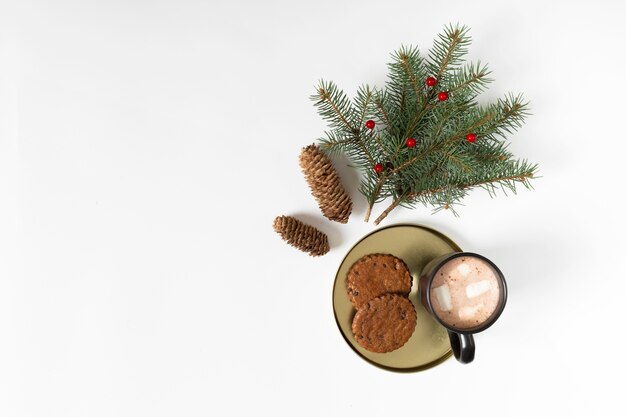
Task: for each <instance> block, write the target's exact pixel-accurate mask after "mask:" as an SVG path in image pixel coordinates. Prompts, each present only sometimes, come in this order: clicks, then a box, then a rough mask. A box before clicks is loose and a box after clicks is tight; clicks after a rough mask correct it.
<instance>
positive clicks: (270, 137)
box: [0, 0, 626, 416]
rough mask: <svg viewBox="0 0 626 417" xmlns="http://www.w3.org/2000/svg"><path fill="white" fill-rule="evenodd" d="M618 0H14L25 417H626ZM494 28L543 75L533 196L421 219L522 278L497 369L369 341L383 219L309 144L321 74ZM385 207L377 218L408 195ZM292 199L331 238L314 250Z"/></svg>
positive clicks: (0, 169) (0, 64)
mask: <svg viewBox="0 0 626 417" xmlns="http://www.w3.org/2000/svg"><path fill="white" fill-rule="evenodd" d="M624 17H625V14H624V6H622V5H621V3H620V2H617V1H615V2H609V1H604V2H603V1H594V2H573V1H567V2H566V1H561V2H556V1H555V2H547V1H524V2H515V3H512V4H506V3H504V2H499V1H491V2H487V1H477V0H474V1H462V2H452V1H446V2H418V1H404V2H400V1H386V2H374V1H359V2H356V1H354V2H347V1H343V2H341V1H340V2H335V1H315V2H308V3H304V2H302V3H300V4H298V3H296V2H291V1H282V2H281V1H265V2H255V1H251V0H250V1H232V2H217V1H147V0H146V1H128V0H127V1H121V0H120V1H78V0H77V1H57V2H44V1H41V2H36V1H23V2H19V4H18V3H17V2H15V3H6V2H3V3H2V9H1V10H0V19H1V20H2V21H1V22H0V23H1V24H0V35H1V37H0V129H1V130H0V134H1V136H0V415H2V416H142V415H146V416H147V415H149V416H201V415H202V416H222V415H242V414H243V413H245V414H247V415H307V416H308V415H311V416H316V415H383V414H384V415H408V414H406V413H415V414H417V415H422V416H424V415H458V414H459V412H460V410H463V409H464V410H465V411H466V412H467V414H466V415H472V416H473V415H480V416H495V415H498V416H500V415H512V416H518V415H519V416H525V415H531V414H537V413H539V414H542V415H543V414H548V413H558V414H559V415H564V414H568V415H580V416H588V415H618V414H619V413H621V412H623V400H622V399H621V398H620V397H621V396H622V395H623V393H622V388H623V387H622V388H620V385H621V380H622V377H623V375H624V372H625V371H626V369H625V365H624V358H623V355H624V346H625V344H626V337H625V336H624V330H623V329H624V294H625V293H626V284H625V282H626V281H625V279H624V278H625V272H624V271H625V270H626V268H625V267H624V250H625V249H626V247H625V245H624V232H626V230H625V227H624V226H625V222H624V218H623V214H622V211H623V204H622V202H623V200H624V197H623V194H624V178H623V172H624V150H625V146H624V139H625V135H624V129H625V126H624V114H626V108H625V106H624V97H625V96H626V83H625V80H626V77H625V76H624V64H625V59H624V54H623V47H624V38H625V37H626V29H624V21H623V19H624ZM449 22H453V23H454V22H461V23H464V24H467V25H469V26H470V27H472V32H471V34H472V36H473V39H474V43H473V46H472V48H471V54H470V55H471V56H470V58H471V59H478V58H480V59H481V60H483V61H485V62H488V63H489V64H490V67H491V69H492V70H493V71H494V72H493V76H494V77H495V79H496V82H495V83H494V84H493V86H492V88H491V89H490V90H489V92H488V93H487V94H485V96H484V100H485V101H488V100H493V99H495V98H497V97H499V96H501V95H503V94H504V93H506V92H508V91H513V92H524V94H525V96H526V97H527V98H528V99H529V100H530V101H531V105H532V111H533V113H534V115H533V116H532V117H531V118H529V120H528V123H527V124H526V126H525V127H524V128H523V129H522V130H521V131H520V132H518V133H517V134H515V135H514V136H512V137H511V139H512V149H513V151H514V152H515V153H516V155H518V156H519V157H524V158H528V159H530V160H531V161H533V162H537V163H539V164H540V169H541V175H542V178H541V179H537V180H536V181H534V183H533V184H534V186H535V188H536V189H535V191H532V192H531V191H527V190H522V191H521V192H520V193H519V194H518V195H516V196H509V197H504V196H502V197H499V198H497V199H493V200H492V199H490V198H489V197H488V196H487V194H486V193H485V192H483V191H475V192H473V193H472V194H471V196H470V198H468V199H466V200H465V203H466V205H465V206H464V207H460V209H459V213H460V217H459V218H455V217H454V216H453V215H452V214H451V213H449V212H442V213H438V214H435V215H431V214H430V210H429V209H428V208H419V209H417V210H413V211H409V210H404V209H402V210H397V211H394V212H393V213H392V214H391V215H390V216H389V218H388V219H387V220H386V221H385V222H384V223H383V225H385V224H387V225H388V224H393V223H399V222H411V223H418V224H424V225H428V226H431V227H435V228H437V229H439V230H441V231H442V232H444V233H446V234H447V235H449V236H450V237H451V238H453V239H454V240H456V241H457V242H458V243H459V244H460V245H461V246H462V247H463V248H464V249H467V250H472V251H476V252H479V253H482V254H484V255H486V256H488V257H490V258H492V259H493V260H494V261H495V262H496V263H497V264H498V265H499V266H500V267H501V268H502V269H503V271H504V272H505V274H506V276H507V278H508V282H509V289H510V297H509V303H508V305H507V309H506V310H505V312H504V314H503V315H502V317H501V319H500V320H499V321H498V323H497V324H496V325H495V326H494V327H492V328H491V329H489V330H488V331H487V332H485V333H482V334H480V335H478V336H477V338H476V342H477V356H476V360H475V362H474V363H473V364H471V365H468V366H462V365H460V364H458V363H456V362H455V361H454V360H449V361H447V362H445V363H444V364H442V365H440V366H438V367H436V368H434V369H431V370H428V371H426V372H421V373H414V374H395V373H390V372H387V371H383V370H380V369H378V368H375V367H373V366H371V365H368V364H367V363H366V362H364V361H363V360H361V359H360V358H359V357H357V356H356V355H355V354H354V353H353V352H352V350H350V349H349V348H348V346H347V345H346V344H345V343H344V341H343V339H342V337H341V335H340V333H339V331H338V330H337V328H336V326H335V322H334V318H333V312H332V305H331V287H332V283H333V279H334V274H335V271H336V269H337V267H338V265H339V263H340V261H341V259H342V258H343V256H344V255H345V253H346V252H347V251H348V250H349V248H350V247H351V246H352V245H353V244H354V243H355V242H356V241H357V240H358V239H359V238H360V237H362V236H363V235H365V234H367V233H369V232H371V231H372V230H374V226H373V225H372V224H371V223H364V222H363V221H362V218H363V214H364V202H363V199H362V198H361V197H360V195H359V194H358V192H357V190H356V188H357V177H356V174H355V172H354V171H352V170H351V169H350V168H347V167H346V166H345V161H339V162H338V166H339V168H340V170H341V173H342V176H343V178H344V180H345V183H346V185H347V186H348V187H349V188H350V190H351V192H352V195H353V198H354V200H355V204H356V208H355V212H354V213H353V216H352V218H351V220H350V223H349V224H348V225H340V224H337V223H332V224H331V223H330V222H328V221H326V220H325V219H323V217H322V216H321V214H320V212H319V210H318V208H317V205H316V203H315V201H314V200H313V198H312V197H311V195H310V194H309V191H308V189H307V186H306V183H305V181H304V179H303V178H302V175H301V174H300V171H299V167H298V163H297V156H298V153H299V151H300V148H301V147H303V146H305V145H307V144H309V143H312V142H313V141H314V140H315V139H316V138H318V137H319V136H321V134H322V131H323V129H324V128H325V126H324V123H323V122H322V121H321V119H320V118H319V117H318V115H317V114H316V111H315V109H314V108H313V106H312V103H311V102H310V101H309V99H308V96H309V95H310V94H312V93H313V92H314V85H315V84H316V82H317V80H318V79H320V78H322V77H323V78H325V79H329V80H334V81H335V82H337V83H338V84H339V86H340V87H342V88H343V89H344V90H345V91H346V92H347V93H349V94H352V93H354V91H355V89H356V87H357V86H358V85H359V84H360V83H363V82H368V83H370V84H373V85H381V84H382V83H383V82H384V80H385V76H386V67H385V64H386V62H387V61H388V59H389V53H390V52H392V51H393V50H394V49H396V48H398V47H399V46H400V45H402V44H415V45H419V46H420V47H421V48H422V49H423V50H426V49H427V48H428V47H430V45H431V42H432V39H433V38H434V37H435V35H436V34H437V33H438V32H440V31H441V30H442V28H443V26H444V25H445V24H447V23H449ZM383 207H384V206H378V208H377V209H375V212H374V214H375V215H376V214H377V213H379V212H380V210H382V208H383ZM280 214H290V215H295V216H297V217H299V218H301V219H302V220H305V221H307V222H309V223H311V224H314V225H316V226H318V227H319V228H320V229H322V230H323V231H325V232H326V233H328V235H329V237H330V243H331V246H332V250H331V251H330V253H329V254H328V255H326V256H324V257H322V258H310V257H308V256H307V255H305V254H303V253H301V252H299V251H297V250H295V249H293V248H291V247H289V246H287V245H286V244H285V243H284V242H282V241H281V240H280V238H279V237H278V236H277V235H276V234H275V233H274V232H273V231H272V221H273V219H274V217H275V216H277V215H280Z"/></svg>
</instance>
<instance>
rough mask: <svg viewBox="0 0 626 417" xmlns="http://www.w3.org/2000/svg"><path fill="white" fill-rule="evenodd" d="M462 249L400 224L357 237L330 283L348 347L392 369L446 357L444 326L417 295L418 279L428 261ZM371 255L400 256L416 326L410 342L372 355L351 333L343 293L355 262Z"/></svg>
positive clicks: (429, 364)
mask: <svg viewBox="0 0 626 417" xmlns="http://www.w3.org/2000/svg"><path fill="white" fill-rule="evenodd" d="M457 251H461V248H460V247H459V246H458V245H457V244H456V243H454V242H453V241H452V240H450V239H449V238H447V237H446V236H444V235H443V234H441V233H439V232H437V231H436V230H433V229H430V228H428V227H424V226H417V225H407V224H399V225H392V226H387V227H384V228H381V229H378V230H376V231H374V232H372V233H370V234H368V235H367V236H365V237H363V238H362V239H361V240H360V241H358V242H357V243H356V244H355V245H354V246H353V247H352V249H350V251H349V252H348V254H347V255H346V256H345V258H344V259H343V261H342V262H341V265H340V266H339V270H338V271H337V275H336V276H335V284H334V286H333V309H334V311H335V320H336V321H337V326H339V330H340V331H341V334H342V335H343V337H344V339H345V340H346V342H347V343H348V345H349V346H350V347H351V348H352V349H353V350H354V351H355V352H356V353H357V354H358V355H359V356H360V357H362V358H363V359H365V360H366V361H368V362H369V363H371V364H373V365H376V366H378V367H381V368H383V369H386V370H389V371H395V372H417V371H422V370H424V369H428V368H430V367H433V366H435V365H438V364H440V363H441V362H443V361H444V360H446V359H447V358H449V357H450V355H451V353H452V352H451V350H450V342H449V340H448V335H447V332H446V329H445V328H443V327H442V326H441V325H439V324H438V323H437V322H436V321H435V320H434V319H433V318H431V316H430V315H429V314H428V313H427V312H426V310H424V308H423V307H422V305H421V304H420V302H419V300H418V298H417V280H418V279H419V274H420V272H421V270H422V268H423V267H424V266H425V265H426V264H427V263H428V262H429V261H430V260H431V259H434V258H436V257H438V256H440V255H444V254H446V253H450V252H457ZM370 253H389V254H392V255H394V256H397V257H398V258H400V259H402V260H404V262H406V264H407V265H408V267H409V271H411V275H412V276H413V286H412V287H411V294H410V295H409V299H410V300H411V301H412V302H413V305H414V306H415V310H416V311H417V327H416V328H415V332H414V333H413V335H412V336H411V338H410V339H409V341H408V342H407V343H406V344H405V345H404V346H402V347H401V348H400V349H397V350H394V351H393V352H389V353H373V352H370V351H368V350H365V349H364V348H362V347H361V345H359V344H358V343H357V342H356V340H355V339H354V336H353V335H352V318H353V317H354V314H355V309H354V307H353V306H352V303H350V299H349V298H348V293H347V292H346V275H347V273H348V270H349V269H350V267H351V266H352V264H353V263H354V262H356V261H357V260H358V259H359V258H360V257H362V256H364V255H367V254H370Z"/></svg>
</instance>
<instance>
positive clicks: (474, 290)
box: [465, 279, 492, 298]
mask: <svg viewBox="0 0 626 417" xmlns="http://www.w3.org/2000/svg"><path fill="white" fill-rule="evenodd" d="M491 282H492V281H490V280H488V279H484V280H482V281H478V282H474V283H473V284H469V285H468V286H467V287H465V295H467V298H474V297H478V296H479V295H481V294H484V293H486V292H487V291H489V290H490V289H491Z"/></svg>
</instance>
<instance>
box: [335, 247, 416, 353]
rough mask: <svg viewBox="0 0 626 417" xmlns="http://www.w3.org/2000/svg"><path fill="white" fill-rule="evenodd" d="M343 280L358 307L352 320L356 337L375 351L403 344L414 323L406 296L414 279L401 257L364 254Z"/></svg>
mask: <svg viewBox="0 0 626 417" xmlns="http://www.w3.org/2000/svg"><path fill="white" fill-rule="evenodd" d="M346 281H347V289H348V296H349V297H350V301H351V302H352V305H354V308H355V309H356V310H357V311H356V314H355V315H354V319H353V320H352V333H353V334H354V337H355V339H356V341H357V342H358V343H359V344H360V345H361V346H363V347H364V348H365V349H367V350H369V351H371V352H377V353H386V352H391V351H394V350H396V349H399V348H401V347H402V346H404V344H405V343H406V342H407V341H408V340H409V338H410V337H411V335H412V334H413V332H414V331H415V326H416V324H417V313H416V312H415V307H414V306H413V303H412V302H411V300H409V299H408V295H409V293H410V291H411V285H412V282H413V279H412V277H411V273H410V272H409V268H408V267H407V266H406V264H405V263H404V261H403V260H402V259H399V258H396V257H395V256H393V255H388V254H371V255H366V256H364V257H362V258H360V259H359V260H358V261H356V262H355V263H354V264H353V265H352V267H351V268H350V270H349V271H348V277H347V280H346Z"/></svg>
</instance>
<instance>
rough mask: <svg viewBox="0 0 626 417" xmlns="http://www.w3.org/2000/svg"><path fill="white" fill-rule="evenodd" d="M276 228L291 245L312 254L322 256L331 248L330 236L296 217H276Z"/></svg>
mask: <svg viewBox="0 0 626 417" xmlns="http://www.w3.org/2000/svg"><path fill="white" fill-rule="evenodd" d="M274 230H275V231H276V233H278V234H279V235H280V237H282V238H283V240H284V241H286V242H287V243H289V244H290V245H291V246H294V247H296V248H298V249H300V250H301V251H303V252H308V253H309V254H310V255H311V256H321V255H324V254H326V253H327V252H328V251H329V250H330V245H329V244H328V236H326V235H325V234H324V233H323V232H320V231H319V230H317V229H316V228H315V227H313V226H309V225H308V224H305V223H302V222H301V221H300V220H298V219H296V218H294V217H291V216H278V217H276V219H275V220H274Z"/></svg>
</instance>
